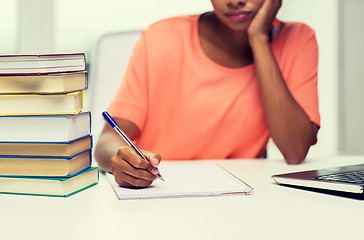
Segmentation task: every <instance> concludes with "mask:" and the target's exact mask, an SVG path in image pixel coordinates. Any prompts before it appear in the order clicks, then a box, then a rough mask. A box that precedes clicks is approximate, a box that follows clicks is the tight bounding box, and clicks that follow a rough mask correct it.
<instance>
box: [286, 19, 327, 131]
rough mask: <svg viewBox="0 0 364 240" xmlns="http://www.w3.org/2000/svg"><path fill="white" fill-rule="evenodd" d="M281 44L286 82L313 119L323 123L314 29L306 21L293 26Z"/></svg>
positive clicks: (316, 122) (315, 121)
mask: <svg viewBox="0 0 364 240" xmlns="http://www.w3.org/2000/svg"><path fill="white" fill-rule="evenodd" d="M289 32H290V34H289V36H287V40H286V42H285V43H284V44H283V46H282V47H281V48H282V49H283V50H282V61H281V63H280V64H281V65H282V66H281V69H282V74H283V77H284V79H285V80H286V82H287V86H288V88H289V89H290V91H291V93H292V95H293V97H294V98H295V100H296V101H297V103H298V104H299V105H300V106H301V108H302V109H303V110H304V111H305V112H306V114H307V115H308V117H309V118H310V120H311V121H312V122H313V123H315V124H317V125H318V126H320V114H319V103H318V88H317V82H318V76H317V69H318V45H317V41H316V37H315V33H314V31H313V30H312V29H311V28H309V27H308V26H307V25H305V24H300V25H296V26H295V27H292V28H291V29H290V31H289Z"/></svg>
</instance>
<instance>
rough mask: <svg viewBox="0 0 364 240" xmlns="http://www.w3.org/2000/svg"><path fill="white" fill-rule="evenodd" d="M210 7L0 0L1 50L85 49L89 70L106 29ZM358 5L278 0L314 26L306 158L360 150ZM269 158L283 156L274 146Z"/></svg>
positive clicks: (362, 4) (363, 50)
mask: <svg viewBox="0 0 364 240" xmlns="http://www.w3.org/2000/svg"><path fill="white" fill-rule="evenodd" d="M210 10H212V7H211V2H210V0H183V1H180V0H153V1H151V0H139V1H126V0H102V1H99V0H1V1H0V22H1V24H0V35H1V38H0V39H1V43H0V54H15V53H24V54H32V53H33V54H39V53H56V52H57V53H63V52H84V53H86V59H87V68H88V70H89V69H90V68H92V64H91V62H92V58H93V50H94V48H95V45H96V42H97V40H98V38H100V37H101V36H102V35H103V34H106V33H110V32H118V31H125V30H140V29H143V28H146V27H147V26H148V25H149V24H151V23H152V22H155V21H157V20H160V19H163V18H166V17H171V16H176V15H187V14H196V13H201V12H205V11H210ZM363 10H364V1H363V0H283V6H282V8H281V10H280V12H279V13H278V18H279V19H280V20H283V21H299V22H304V23H306V24H308V25H309V26H311V27H312V28H313V29H314V30H315V32H316V37H317V40H318V44H319V57H320V59H319V98H320V99H319V100H320V113H321V118H322V121H321V125H322V126H321V130H320V132H319V136H318V143H317V144H316V145H315V146H313V147H312V148H311V150H310V152H309V154H308V157H309V158H317V157H324V156H325V157H326V156H334V155H338V154H341V155H343V154H344V155H345V154H347V155H359V154H364V140H363V135H364V124H363V123H364V109H363V103H364V94H363V93H364V81H363V79H364V65H363V63H362V62H363V61H362V59H361V58H362V56H363V54H364V45H363V43H364V30H363V29H364V28H363V27H362V26H361V24H362V23H364V15H363V14H362V12H363ZM0 84H1V83H0ZM268 157H269V158H275V157H281V155H280V153H279V151H278V150H277V149H276V148H275V146H274V144H272V143H270V144H269V148H268Z"/></svg>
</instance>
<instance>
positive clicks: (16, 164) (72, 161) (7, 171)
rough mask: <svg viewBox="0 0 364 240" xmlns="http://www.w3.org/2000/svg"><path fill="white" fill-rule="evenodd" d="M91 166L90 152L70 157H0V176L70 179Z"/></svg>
mask: <svg viewBox="0 0 364 240" xmlns="http://www.w3.org/2000/svg"><path fill="white" fill-rule="evenodd" d="M89 166H91V150H88V151H85V152H83V153H80V154H78V155H76V156H72V157H41V156H39V157H38V156H34V157H30V156H21V157H20V156H12V157H10V156H0V175H1V176H34V177H35V176H37V177H70V176H73V175H76V174H77V173H78V172H80V171H82V170H84V169H86V168H88V167H89Z"/></svg>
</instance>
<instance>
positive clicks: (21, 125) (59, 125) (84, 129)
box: [0, 112, 91, 142]
mask: <svg viewBox="0 0 364 240" xmlns="http://www.w3.org/2000/svg"><path fill="white" fill-rule="evenodd" d="M0 133H1V134H0V141H1V142H69V141H73V140H75V139H78V138H81V137H85V136H87V135H90V134H91V114H90V112H82V113H80V114H77V115H40V116H0Z"/></svg>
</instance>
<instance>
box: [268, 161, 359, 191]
mask: <svg viewBox="0 0 364 240" xmlns="http://www.w3.org/2000/svg"><path fill="white" fill-rule="evenodd" d="M272 178H273V179H274V181H276V182H277V183H278V184H283V185H288V186H296V187H303V188H304V189H306V188H309V189H322V190H329V191H336V192H344V193H350V194H363V192H364V164H358V165H351V166H342V167H334V168H325V169H316V170H310V171H301V172H292V173H285V174H277V175H273V176H272ZM363 195H364V194H363Z"/></svg>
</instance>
